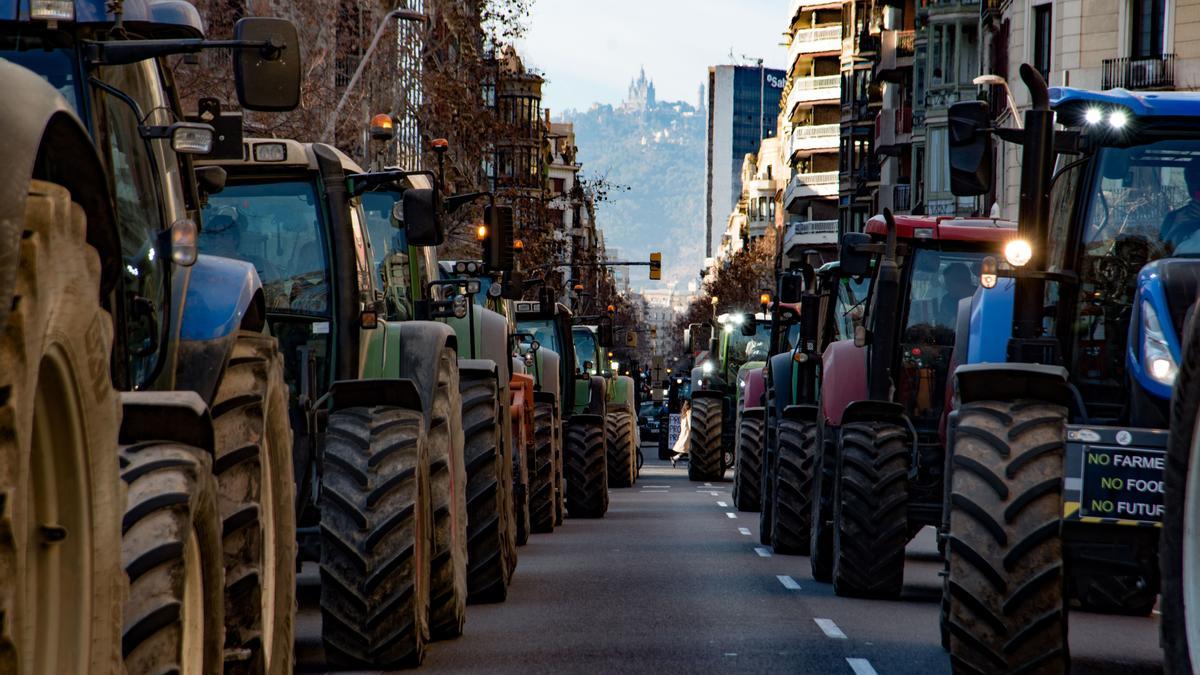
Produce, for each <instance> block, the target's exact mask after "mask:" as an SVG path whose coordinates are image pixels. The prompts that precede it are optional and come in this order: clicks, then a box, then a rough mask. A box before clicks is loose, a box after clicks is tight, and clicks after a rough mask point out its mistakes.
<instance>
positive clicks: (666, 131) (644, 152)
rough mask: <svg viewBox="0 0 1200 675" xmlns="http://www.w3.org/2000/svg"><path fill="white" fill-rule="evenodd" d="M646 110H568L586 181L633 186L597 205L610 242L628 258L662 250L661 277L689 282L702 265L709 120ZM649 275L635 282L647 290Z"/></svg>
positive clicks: (674, 109) (635, 274)
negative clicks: (705, 144)
mask: <svg viewBox="0 0 1200 675" xmlns="http://www.w3.org/2000/svg"><path fill="white" fill-rule="evenodd" d="M650 105H651V106H653V107H647V108H645V109H642V110H637V109H630V106H626V107H625V108H624V109H622V108H615V107H613V106H611V105H595V106H592V108H591V109H590V110H588V111H586V112H578V111H568V112H567V113H566V114H565V115H564V119H565V120H567V121H570V122H574V124H575V140H576V144H577V145H578V146H579V160H580V161H581V162H582V163H583V176H584V178H587V179H592V180H595V179H596V178H601V177H603V178H606V179H607V180H608V181H609V182H610V183H613V184H616V185H620V186H624V187H628V188H629V189H628V190H625V189H621V190H612V191H610V193H609V199H608V201H606V202H604V203H602V204H599V205H598V213H597V224H598V225H599V227H600V228H601V229H602V230H603V231H604V237H605V243H606V244H607V245H608V246H609V247H610V248H615V249H619V250H620V252H621V255H622V256H623V257H626V258H629V259H637V260H641V259H646V258H648V257H649V254H650V252H651V251H662V252H663V280H664V281H676V282H682V283H685V284H686V283H687V281H690V280H694V279H696V274H697V272H698V271H699V270H700V267H701V265H702V264H703V262H704V125H705V121H704V116H703V113H702V112H697V111H696V110H695V109H694V108H693V107H692V106H691V105H689V104H687V103H657V104H655V103H653V102H652V103H651V104H650ZM645 279H646V276H645V273H644V272H643V271H641V270H631V272H630V281H631V283H632V284H634V285H635V286H638V285H645V284H647V282H646V281H645Z"/></svg>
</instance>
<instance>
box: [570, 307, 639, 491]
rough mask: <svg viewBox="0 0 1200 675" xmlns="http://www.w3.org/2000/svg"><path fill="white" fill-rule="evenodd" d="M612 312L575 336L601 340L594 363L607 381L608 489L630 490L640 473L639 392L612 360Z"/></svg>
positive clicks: (617, 363) (585, 327) (605, 442)
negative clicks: (586, 332) (587, 332)
mask: <svg viewBox="0 0 1200 675" xmlns="http://www.w3.org/2000/svg"><path fill="white" fill-rule="evenodd" d="M612 311H613V307H612V306H611V305H610V306H609V312H608V316H606V317H603V318H602V319H601V321H602V323H601V324H600V325H597V326H577V327H576V334H577V336H579V337H583V336H584V335H585V334H584V332H583V330H581V329H585V330H586V331H589V332H591V334H592V335H594V336H597V337H599V338H600V340H599V342H598V343H596V344H597V346H598V347H599V350H598V353H597V355H596V360H595V363H596V364H597V365H596V369H597V372H598V373H599V374H600V375H601V376H603V377H604V378H605V379H606V380H607V381H606V383H605V392H606V394H605V399H604V410H605V412H604V447H605V454H606V459H605V465H606V466H607V471H608V486H609V487H614V488H627V487H632V486H633V484H634V482H636V481H637V475H638V470H639V464H638V459H637V457H638V451H639V447H638V446H639V445H640V443H639V441H638V429H637V394H638V389H637V384H636V383H635V382H634V380H633V378H632V377H630V376H628V375H622V374H621V365H620V362H619V361H616V360H614V359H613V352H612V344H613V340H612V333H613V327H612ZM581 393H582V392H581Z"/></svg>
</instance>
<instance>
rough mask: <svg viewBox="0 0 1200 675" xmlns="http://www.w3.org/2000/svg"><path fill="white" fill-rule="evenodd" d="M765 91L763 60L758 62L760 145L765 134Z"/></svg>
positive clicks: (765, 74)
mask: <svg viewBox="0 0 1200 675" xmlns="http://www.w3.org/2000/svg"><path fill="white" fill-rule="evenodd" d="M766 89H767V70H766V68H764V67H763V60H762V59H759V60H758V142H759V143H762V139H763V134H764V133H766V129H765V128H764V126H763V125H764V124H765V123H764V122H763V113H765V112H766Z"/></svg>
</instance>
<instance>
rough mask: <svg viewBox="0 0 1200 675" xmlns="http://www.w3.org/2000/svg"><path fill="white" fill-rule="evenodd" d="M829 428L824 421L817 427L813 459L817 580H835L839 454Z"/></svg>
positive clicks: (811, 544) (812, 565)
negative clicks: (832, 444)
mask: <svg viewBox="0 0 1200 675" xmlns="http://www.w3.org/2000/svg"><path fill="white" fill-rule="evenodd" d="M826 433H829V430H828V429H827V428H826V427H825V426H824V425H822V424H821V423H820V422H818V423H817V428H816V456H815V457H814V461H813V481H812V498H811V499H810V501H809V504H810V506H811V508H812V515H811V516H810V517H809V521H808V522H809V534H808V565H809V570H810V571H811V573H812V578H813V580H814V581H820V582H822V583H829V582H831V581H833V493H834V489H833V485H834V478H835V477H836V473H837V472H836V466H837V460H836V455H834V453H831V452H830V451H829V447H830V446H829V444H828V443H826V442H825V439H824V435H825V434H826Z"/></svg>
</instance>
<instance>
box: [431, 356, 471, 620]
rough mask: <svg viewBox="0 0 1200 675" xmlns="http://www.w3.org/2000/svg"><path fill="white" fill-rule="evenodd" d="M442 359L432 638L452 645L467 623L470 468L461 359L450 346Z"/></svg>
mask: <svg viewBox="0 0 1200 675" xmlns="http://www.w3.org/2000/svg"><path fill="white" fill-rule="evenodd" d="M439 359H440V360H439V361H438V375H437V377H438V379H437V389H436V390H435V392H434V397H433V411H432V414H431V415H430V425H429V443H428V445H429V489H430V493H431V496H432V508H433V553H432V555H431V556H430V561H429V574H430V586H429V633H430V636H431V637H432V638H433V639H434V640H448V639H452V638H456V637H458V636H460V635H462V632H463V625H464V624H465V623H466V620H467V491H466V485H467V469H466V465H465V462H464V459H463V423H462V422H463V420H462V414H463V406H462V393H461V391H460V390H459V387H460V383H459V375H458V355H457V354H456V353H455V352H454V350H453V349H450V348H449V347H444V348H443V349H442V351H441V355H440V357H439Z"/></svg>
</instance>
